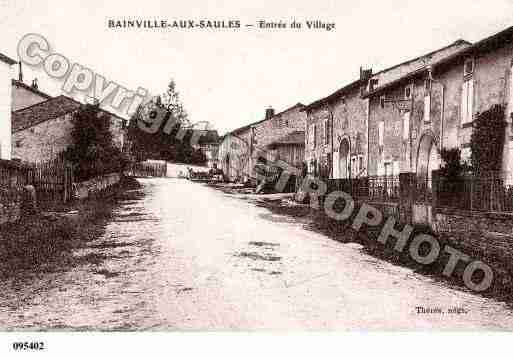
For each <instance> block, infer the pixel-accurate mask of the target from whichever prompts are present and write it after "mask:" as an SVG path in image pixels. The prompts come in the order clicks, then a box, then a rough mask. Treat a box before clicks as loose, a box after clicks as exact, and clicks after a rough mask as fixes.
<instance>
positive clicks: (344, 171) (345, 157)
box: [338, 138, 350, 178]
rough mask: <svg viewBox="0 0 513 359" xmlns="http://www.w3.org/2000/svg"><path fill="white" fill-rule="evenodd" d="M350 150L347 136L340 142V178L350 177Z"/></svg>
mask: <svg viewBox="0 0 513 359" xmlns="http://www.w3.org/2000/svg"><path fill="white" fill-rule="evenodd" d="M349 150H350V145H349V141H348V139H347V138H344V139H343V140H342V141H341V142H340V149H339V161H338V166H339V167H338V168H339V172H338V173H339V174H340V178H349V168H348V167H349Z"/></svg>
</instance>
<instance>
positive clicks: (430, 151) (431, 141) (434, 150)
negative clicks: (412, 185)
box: [417, 132, 440, 188]
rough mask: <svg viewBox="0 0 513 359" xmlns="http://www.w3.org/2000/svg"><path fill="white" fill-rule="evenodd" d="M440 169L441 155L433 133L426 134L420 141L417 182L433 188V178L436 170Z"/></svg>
mask: <svg viewBox="0 0 513 359" xmlns="http://www.w3.org/2000/svg"><path fill="white" fill-rule="evenodd" d="M439 168H440V153H439V151H438V146H437V143H436V140H435V138H434V136H433V134H432V133H430V132H428V133H425V134H424V135H423V136H422V138H421V139H420V141H419V148H418V151H417V180H418V181H419V182H420V183H424V184H425V186H426V187H427V188H431V178H432V173H433V171H434V170H437V169H439Z"/></svg>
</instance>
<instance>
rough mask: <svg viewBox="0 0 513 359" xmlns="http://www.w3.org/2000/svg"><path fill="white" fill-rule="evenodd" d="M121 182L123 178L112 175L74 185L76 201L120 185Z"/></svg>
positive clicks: (116, 174)
mask: <svg viewBox="0 0 513 359" xmlns="http://www.w3.org/2000/svg"><path fill="white" fill-rule="evenodd" d="M120 180H121V176H120V174H119V173H110V174H108V175H104V176H100V177H96V178H93V179H90V180H88V181H84V182H80V183H74V184H73V192H74V193H73V194H74V197H75V198H76V199H85V198H88V197H91V196H93V195H96V194H98V193H100V192H103V191H104V190H106V189H108V188H110V187H111V186H113V185H116V184H118V183H119V181H120Z"/></svg>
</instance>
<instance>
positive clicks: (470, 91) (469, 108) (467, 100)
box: [461, 78, 474, 124]
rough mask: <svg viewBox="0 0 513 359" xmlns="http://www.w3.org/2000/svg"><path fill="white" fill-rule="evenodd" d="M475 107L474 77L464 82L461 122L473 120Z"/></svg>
mask: <svg viewBox="0 0 513 359" xmlns="http://www.w3.org/2000/svg"><path fill="white" fill-rule="evenodd" d="M473 108H474V80H473V79H472V78H470V79H468V80H466V81H464V82H463V86H462V89H461V123H462V124H465V123H469V122H472V114H473Z"/></svg>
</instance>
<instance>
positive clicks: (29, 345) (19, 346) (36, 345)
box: [12, 342, 45, 350]
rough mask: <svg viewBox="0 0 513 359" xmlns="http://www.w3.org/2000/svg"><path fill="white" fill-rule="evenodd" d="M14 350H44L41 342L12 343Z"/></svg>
mask: <svg viewBox="0 0 513 359" xmlns="http://www.w3.org/2000/svg"><path fill="white" fill-rule="evenodd" d="M12 348H13V349H14V350H45V344H44V343H43V342H14V343H12Z"/></svg>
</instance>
